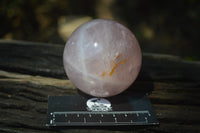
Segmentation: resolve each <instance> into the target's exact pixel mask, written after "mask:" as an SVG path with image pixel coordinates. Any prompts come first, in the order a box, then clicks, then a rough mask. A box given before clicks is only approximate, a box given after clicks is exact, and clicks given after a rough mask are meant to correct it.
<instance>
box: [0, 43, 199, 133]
mask: <svg viewBox="0 0 200 133" xmlns="http://www.w3.org/2000/svg"><path fill="white" fill-rule="evenodd" d="M63 48H64V46H63V45H53V44H52V45H51V44H38V43H30V42H21V41H0V132H2V133H65V132H70V133H75V132H87V133H88V132H116V133H119V132H136V133H137V132H165V133H169V132H176V133H177V132H180V133H182V132H194V133H197V132H200V106H199V105H200V63H199V62H188V61H185V60H182V59H180V58H179V57H175V56H170V55H160V54H150V53H146V54H143V66H142V70H141V73H140V76H139V77H138V80H137V81H136V82H135V83H134V84H133V85H132V86H131V87H130V88H129V89H128V90H127V91H126V92H125V93H128V94H131V93H134V91H138V90H139V91H147V92H149V98H150V100H151V102H152V104H153V108H154V110H155V112H156V116H157V118H158V120H159V122H160V126H158V127H129V128H115V127H106V128H95V127H93V128H90V127H88V128H66V129H54V130H53V129H49V128H48V127H46V126H45V123H46V111H47V96H48V95H70V94H76V93H77V89H76V87H74V86H73V85H72V83H71V82H70V81H69V80H67V77H66V75H65V73H64V70H63V65H62V53H63Z"/></svg>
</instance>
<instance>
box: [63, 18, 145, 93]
mask: <svg viewBox="0 0 200 133" xmlns="http://www.w3.org/2000/svg"><path fill="white" fill-rule="evenodd" d="M63 60H64V69H65V71H66V73H67V75H68V77H69V79H70V80H71V81H72V83H73V84H74V85H75V86H76V87H77V88H78V89H80V90H81V91H83V92H85V93H87V94H89V95H92V96H96V97H109V96H114V95H117V94H119V93H121V92H123V91H124V90H126V89H127V88H128V87H129V86H130V85H131V84H132V83H133V82H134V81H135V79H136V77H137V75H138V73H139V71H140V67H141V60H142V57H141V50H140V46H139V44H138V41H137V39H136V38H135V36H134V35H133V34H132V32H131V31H130V30H129V29H127V28H126V27H124V26H123V25H121V24H119V23H117V22H115V21H112V20H105V19H96V20H92V21H89V22H87V23H84V24H83V25H81V26H80V27H78V28H77V29H76V30H75V31H74V32H73V33H72V35H71V36H70V38H69V39H68V41H67V43H66V45H65V49H64V54H63Z"/></svg>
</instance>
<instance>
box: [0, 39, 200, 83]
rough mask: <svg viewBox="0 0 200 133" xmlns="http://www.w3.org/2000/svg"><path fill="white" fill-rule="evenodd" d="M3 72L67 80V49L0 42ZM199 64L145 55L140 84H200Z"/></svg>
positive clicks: (167, 56)
mask: <svg viewBox="0 0 200 133" xmlns="http://www.w3.org/2000/svg"><path fill="white" fill-rule="evenodd" d="M0 46H1V47H0V69H1V70H5V71H10V72H18V73H24V74H31V75H41V76H47V77H55V78H66V74H65V72H64V69H63V63H62V61H63V59H62V55H63V49H64V45H56V44H51V45H50V44H45V43H33V42H23V41H4V40H0ZM199 67H200V62H197V61H196V62H195V61H185V60H182V59H181V58H179V57H177V56H172V55H163V54H153V53H143V64H142V68H141V73H140V75H139V77H138V79H139V80H140V79H141V80H179V81H180V80H189V81H199V80H200V70H199Z"/></svg>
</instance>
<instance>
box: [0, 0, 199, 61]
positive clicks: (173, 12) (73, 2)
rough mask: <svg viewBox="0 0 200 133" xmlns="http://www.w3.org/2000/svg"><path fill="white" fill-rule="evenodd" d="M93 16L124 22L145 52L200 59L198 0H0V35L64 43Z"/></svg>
mask: <svg viewBox="0 0 200 133" xmlns="http://www.w3.org/2000/svg"><path fill="white" fill-rule="evenodd" d="M95 18H105V19H113V20H116V21H119V22H120V23H122V24H124V25H126V26H127V27H128V28H130V29H131V31H132V32H133V33H134V34H135V35H136V37H137V39H138V41H139V43H140V45H141V48H142V51H143V52H154V53H164V54H173V55H178V56H181V57H182V58H184V59H187V60H200V44H199V40H200V39H199V38H200V36H199V35H200V0H173V1H172V0H169V1H161V0H1V1H0V38H1V39H6V40H25V41H33V42H47V43H51V44H54V43H56V44H62V45H64V44H65V42H66V40H67V38H68V37H69V36H70V34H71V32H72V31H73V30H74V29H75V28H76V27H77V26H79V25H80V24H82V23H84V22H86V21H89V20H91V19H95Z"/></svg>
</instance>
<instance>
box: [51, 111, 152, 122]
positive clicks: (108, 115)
mask: <svg viewBox="0 0 200 133" xmlns="http://www.w3.org/2000/svg"><path fill="white" fill-rule="evenodd" d="M150 116H151V115H150V113H149V111H147V110H145V111H112V112H87V111H85V112H81V111H74V112H52V113H51V120H50V124H51V125H52V126H57V125H59V126H77V125H86V126H88V125H95V126H98V125H146V124H147V123H148V117H150Z"/></svg>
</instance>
